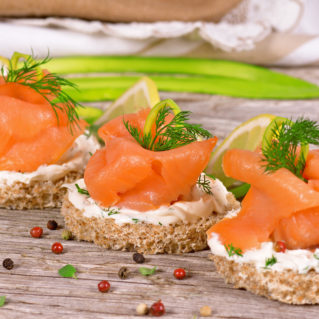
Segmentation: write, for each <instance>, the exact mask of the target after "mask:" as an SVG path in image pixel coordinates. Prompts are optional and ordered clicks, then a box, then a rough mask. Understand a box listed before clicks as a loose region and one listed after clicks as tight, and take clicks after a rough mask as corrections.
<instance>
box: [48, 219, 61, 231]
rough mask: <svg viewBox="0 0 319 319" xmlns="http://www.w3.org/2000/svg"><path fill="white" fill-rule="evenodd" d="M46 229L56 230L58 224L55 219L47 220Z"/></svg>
mask: <svg viewBox="0 0 319 319" xmlns="http://www.w3.org/2000/svg"><path fill="white" fill-rule="evenodd" d="M47 227H48V229H50V230H56V229H57V228H58V224H57V222H56V221H55V220H49V221H48V224H47Z"/></svg>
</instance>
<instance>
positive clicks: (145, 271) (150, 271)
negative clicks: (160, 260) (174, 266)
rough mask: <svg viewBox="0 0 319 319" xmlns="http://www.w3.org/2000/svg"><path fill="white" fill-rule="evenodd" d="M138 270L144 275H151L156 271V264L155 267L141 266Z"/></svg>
mask: <svg viewBox="0 0 319 319" xmlns="http://www.w3.org/2000/svg"><path fill="white" fill-rule="evenodd" d="M138 271H139V272H140V274H141V275H143V276H150V275H153V274H155V272H156V266H155V267H153V268H146V267H140V268H139V269H138Z"/></svg>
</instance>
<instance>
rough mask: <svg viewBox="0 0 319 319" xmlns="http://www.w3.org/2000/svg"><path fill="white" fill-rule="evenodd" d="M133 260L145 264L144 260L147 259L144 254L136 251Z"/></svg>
mask: <svg viewBox="0 0 319 319" xmlns="http://www.w3.org/2000/svg"><path fill="white" fill-rule="evenodd" d="M133 260H134V261H135V262H136V263H137V264H143V262H144V261H145V258H144V256H143V255H142V254H140V253H135V254H134V255H133Z"/></svg>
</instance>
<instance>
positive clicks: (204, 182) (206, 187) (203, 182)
mask: <svg viewBox="0 0 319 319" xmlns="http://www.w3.org/2000/svg"><path fill="white" fill-rule="evenodd" d="M197 185H198V186H199V187H200V188H201V189H202V190H203V191H204V192H205V193H206V194H208V195H213V193H212V189H211V187H210V181H209V179H207V178H206V174H201V175H199V177H198V180H197Z"/></svg>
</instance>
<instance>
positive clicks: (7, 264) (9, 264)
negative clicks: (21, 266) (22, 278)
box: [2, 258, 14, 270]
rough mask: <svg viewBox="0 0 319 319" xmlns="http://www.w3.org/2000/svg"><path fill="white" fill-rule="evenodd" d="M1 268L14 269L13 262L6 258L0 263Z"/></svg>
mask: <svg viewBox="0 0 319 319" xmlns="http://www.w3.org/2000/svg"><path fill="white" fill-rule="evenodd" d="M2 266H3V267H4V268H5V269H8V270H11V269H12V268H13V267H14V262H13V260H12V259H11V258H6V259H4V260H3V262H2Z"/></svg>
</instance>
